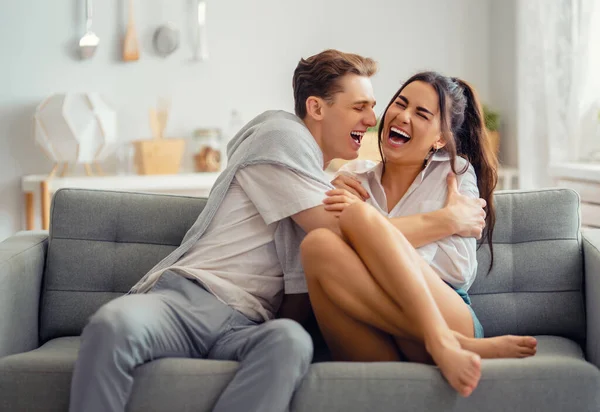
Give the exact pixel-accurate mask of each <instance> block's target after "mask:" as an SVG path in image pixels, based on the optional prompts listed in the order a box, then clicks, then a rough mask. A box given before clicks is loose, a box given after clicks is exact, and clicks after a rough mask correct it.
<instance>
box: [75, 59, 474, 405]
mask: <svg viewBox="0 0 600 412" xmlns="http://www.w3.org/2000/svg"><path fill="white" fill-rule="evenodd" d="M375 72H376V64H375V62H374V61H373V60H371V59H367V58H364V57H361V56H357V55H353V54H346V53H341V52H338V51H335V50H328V51H325V52H322V53H320V54H318V55H315V56H312V57H310V58H308V59H306V60H301V61H300V63H299V64H298V67H297V68H296V70H295V72H294V79H293V87H294V98H295V111H296V114H297V116H294V115H292V114H289V113H286V112H281V111H279V112H266V113H263V114H262V115H260V116H258V117H257V118H255V119H254V120H252V121H251V122H250V123H248V124H247V125H246V126H244V128H243V129H242V130H241V131H240V132H239V133H238V134H237V135H236V136H235V137H234V138H233V139H232V141H231V142H230V143H229V145H228V166H227V169H226V170H225V171H224V172H223V173H222V174H221V176H220V177H219V179H218V180H217V182H216V183H215V186H214V187H213V190H212V192H211V194H210V197H209V199H208V202H207V204H206V207H205V209H204V210H203V212H202V213H201V214H200V216H199V217H198V219H197V221H196V222H195V223H194V225H193V226H192V228H190V230H189V231H188V232H187V234H186V235H185V237H184V239H183V242H182V244H181V246H180V247H179V248H178V249H177V250H175V251H174V252H173V253H171V254H170V255H169V256H167V257H166V258H165V259H163V260H162V261H161V262H160V263H159V264H158V265H156V266H155V267H154V268H153V269H152V270H151V271H150V272H149V273H148V274H146V276H144V277H143V278H142V279H141V280H140V282H138V283H137V284H136V285H135V286H134V287H133V288H132V290H131V292H130V293H129V294H128V295H126V296H123V297H120V298H118V299H115V300H113V301H111V302H109V303H107V304H106V305H104V306H103V307H102V308H100V309H99V310H98V312H97V313H96V314H94V316H92V318H91V319H90V321H89V323H88V325H87V326H86V328H85V329H84V331H83V334H82V344H81V349H80V352H79V358H78V360H77V363H76V366H75V371H74V374H73V382H72V387H71V404H70V410H71V411H86V412H93V411H123V410H124V409H125V405H126V403H127V401H128V399H129V396H130V394H131V389H132V386H133V376H132V374H133V371H134V369H135V368H136V367H137V366H138V365H141V364H142V363H144V362H147V361H150V360H153V359H157V358H161V357H190V358H209V359H224V360H235V361H239V362H240V367H239V369H238V371H237V372H236V374H235V376H234V378H233V380H232V381H231V383H230V384H229V385H228V386H227V388H226V389H225V390H224V392H223V393H222V394H221V396H220V397H219V399H218V400H217V402H216V405H215V406H214V410H215V411H238V410H240V411H241V410H243V411H261V412H265V411H284V410H286V409H287V408H288V406H289V402H290V400H291V397H292V395H293V392H294V390H295V389H296V388H297V387H298V385H299V384H300V382H301V379H302V377H303V376H304V374H305V373H306V371H307V370H308V367H309V365H310V362H311V360H312V351H313V347H312V341H311V339H310V336H309V335H308V334H307V333H306V331H305V330H304V329H303V328H302V327H301V326H300V325H299V324H298V323H296V322H295V321H292V320H290V319H275V320H273V318H274V317H275V313H276V312H277V310H278V308H279V306H280V304H281V301H282V297H283V294H284V292H285V293H287V294H290V295H293V294H300V295H297V296H303V295H301V294H303V293H306V284H305V281H304V274H303V271H302V266H301V264H300V253H299V245H300V242H301V241H302V239H303V237H304V235H305V232H307V231H310V230H312V229H315V228H318V227H328V228H332V229H334V230H337V229H336V227H337V219H336V218H335V216H334V215H333V214H332V213H330V212H327V211H325V210H324V208H323V205H322V201H323V198H324V197H325V195H324V193H325V192H326V191H327V190H329V189H331V188H332V187H331V186H330V184H329V182H328V178H327V176H326V175H325V173H324V172H323V169H324V168H325V166H326V165H327V164H328V163H329V161H331V160H332V159H333V158H343V159H352V158H355V157H356V156H357V151H358V148H359V147H360V139H361V138H362V135H363V134H364V132H365V131H366V129H367V128H368V127H370V126H373V125H375V123H376V119H375V114H374V112H373V107H374V106H375V99H374V97H373V90H372V86H371V82H370V80H369V78H370V77H371V76H372V75H373V74H374V73H375ZM458 199H461V200H462V201H463V205H462V207H461V208H454V209H452V210H451V209H448V210H449V213H448V216H450V215H452V214H453V213H454V214H455V213H456V211H457V210H462V211H463V212H465V213H471V214H475V213H474V212H473V210H475V209H476V208H477V207H476V206H475V205H474V204H473V203H469V202H470V200H469V199H466V198H465V199H462V198H460V197H458ZM454 217H456V216H454ZM459 220H460V219H459ZM292 303H293V302H292ZM165 384H168V383H165Z"/></svg>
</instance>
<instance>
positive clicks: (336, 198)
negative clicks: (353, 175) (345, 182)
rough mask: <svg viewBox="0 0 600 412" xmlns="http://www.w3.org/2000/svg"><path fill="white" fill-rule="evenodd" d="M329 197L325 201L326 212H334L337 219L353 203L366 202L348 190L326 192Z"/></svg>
mask: <svg viewBox="0 0 600 412" xmlns="http://www.w3.org/2000/svg"><path fill="white" fill-rule="evenodd" d="M325 194H326V195H327V197H326V198H325V199H324V200H323V203H324V204H325V210H328V211H330V212H334V213H335V215H336V217H339V216H340V214H341V213H342V212H343V211H344V209H345V208H347V207H348V206H350V205H351V204H352V203H356V202H364V200H363V199H362V198H361V197H359V196H356V195H355V194H354V193H352V192H350V191H348V190H346V189H332V190H329V191H327V192H325Z"/></svg>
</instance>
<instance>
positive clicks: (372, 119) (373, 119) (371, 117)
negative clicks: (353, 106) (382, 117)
mask: <svg viewBox="0 0 600 412" xmlns="http://www.w3.org/2000/svg"><path fill="white" fill-rule="evenodd" d="M364 123H365V125H367V126H368V127H373V126H375V125H377V116H375V110H373V109H371V110H369V114H368V116H367V119H366V121H365V122H364Z"/></svg>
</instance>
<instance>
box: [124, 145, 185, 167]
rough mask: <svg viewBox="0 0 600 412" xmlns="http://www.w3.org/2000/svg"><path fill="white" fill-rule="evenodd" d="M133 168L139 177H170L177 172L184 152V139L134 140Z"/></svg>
mask: <svg viewBox="0 0 600 412" xmlns="http://www.w3.org/2000/svg"><path fill="white" fill-rule="evenodd" d="M133 146H134V147H135V160H134V161H135V167H136V170H137V173H138V174H139V175H170V174H176V173H178V172H179V167H180V166H181V159H182V157H183V153H184V151H185V140H184V139H149V140H136V141H134V142H133Z"/></svg>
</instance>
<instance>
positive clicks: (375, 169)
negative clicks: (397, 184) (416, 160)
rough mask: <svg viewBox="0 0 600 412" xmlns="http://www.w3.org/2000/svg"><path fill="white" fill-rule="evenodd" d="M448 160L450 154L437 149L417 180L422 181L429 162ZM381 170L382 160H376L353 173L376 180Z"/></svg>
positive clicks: (378, 178)
mask: <svg viewBox="0 0 600 412" xmlns="http://www.w3.org/2000/svg"><path fill="white" fill-rule="evenodd" d="M449 161H450V154H449V153H448V152H447V151H446V150H444V149H440V150H438V151H437V152H436V153H435V154H434V155H433V156H432V158H431V159H430V161H429V162H428V163H427V166H426V167H425V168H424V169H423V170H422V171H421V173H419V175H418V176H417V177H418V179H419V181H420V182H422V181H423V179H424V178H425V173H426V172H427V170H428V169H429V167H430V166H431V163H433V162H449ZM382 172H383V162H377V163H374V164H373V165H372V166H369V167H365V168H363V169H361V170H357V171H355V172H354V173H355V174H356V175H362V176H375V177H376V178H377V180H379V181H381V175H382Z"/></svg>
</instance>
